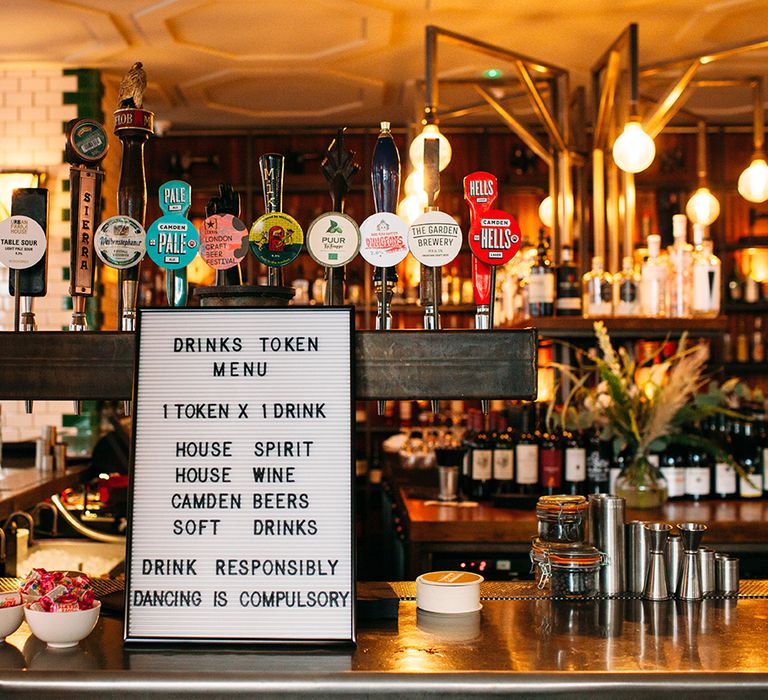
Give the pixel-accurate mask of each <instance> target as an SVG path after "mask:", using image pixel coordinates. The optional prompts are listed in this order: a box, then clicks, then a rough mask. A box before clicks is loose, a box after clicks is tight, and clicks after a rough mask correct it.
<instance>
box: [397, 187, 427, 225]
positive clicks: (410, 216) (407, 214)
mask: <svg viewBox="0 0 768 700" xmlns="http://www.w3.org/2000/svg"><path fill="white" fill-rule="evenodd" d="M426 199H427V196H426V193H424V197H423V198H422V197H420V196H419V195H418V194H409V195H408V196H407V197H406V198H405V199H403V200H402V201H401V202H400V204H399V205H398V207H397V215H398V216H399V217H400V218H401V219H405V220H406V221H407V222H408V223H409V224H412V223H413V222H414V221H416V219H418V218H419V217H420V216H421V215H422V214H423V213H424V208H425V207H426V204H427V202H426Z"/></svg>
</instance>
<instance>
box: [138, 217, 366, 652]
mask: <svg viewBox="0 0 768 700" xmlns="http://www.w3.org/2000/svg"><path fill="white" fill-rule="evenodd" d="M230 223H231V222H230ZM217 226H218V224H217ZM233 228H234V229H235V230H237V231H238V232H239V231H241V229H240V228H239V227H233ZM326 228H327V227H326ZM350 233H351V237H352V240H354V237H355V236H354V231H350ZM233 238H237V236H233ZM203 239H205V235H204V236H203ZM345 254H349V253H345ZM353 329H354V309H353V308H351V307H309V308H307V307H287V308H274V307H273V308H254V309H249V308H217V309H206V308H189V309H186V308H147V309H139V315H138V326H137V331H136V333H137V340H136V353H137V354H136V372H135V373H134V394H133V398H134V412H133V414H134V424H133V449H132V451H131V454H132V464H131V474H132V479H131V494H130V504H131V505H130V516H129V523H130V527H129V532H128V547H127V555H128V556H127V561H126V606H125V611H126V612H125V628H124V639H125V641H126V643H128V644H131V643H137V644H138V643H141V644H147V643H160V642H162V643H166V644H167V643H169V642H171V643H199V644H205V643H225V642H227V643H235V642H236V643H269V644H275V643H285V644H298V643H313V644H344V643H350V642H354V640H355V613H354V610H355V560H354V551H355V547H354V517H353V511H352V502H353V498H354V492H353V488H352V486H353V483H354V481H353V480H354V463H355V462H354V455H355V451H354V421H355V411H354V410H353V406H354V403H353V402H354V392H353V380H352V377H353V357H354V344H353V342H352V337H353Z"/></svg>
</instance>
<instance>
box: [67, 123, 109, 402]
mask: <svg viewBox="0 0 768 700" xmlns="http://www.w3.org/2000/svg"><path fill="white" fill-rule="evenodd" d="M66 137H67V141H66V148H65V155H66V159H67V162H68V163H69V166H70V167H69V183H70V184H69V192H70V202H71V206H70V211H71V216H70V246H69V251H70V252H69V295H70V297H72V321H71V322H70V324H69V330H70V331H73V332H82V331H87V330H88V321H87V318H86V315H85V304H86V300H87V299H88V298H89V297H92V296H93V277H94V272H95V270H96V266H95V262H94V259H93V255H94V236H95V234H96V230H97V229H98V227H99V222H100V220H101V183H102V182H103V180H104V171H103V170H102V169H101V167H100V166H101V161H102V160H103V159H104V156H106V154H107V150H108V148H109V144H108V143H107V133H106V131H105V130H104V127H103V126H102V125H101V124H99V123H98V122H95V121H93V120H92V119H73V120H72V121H70V122H69V124H67V130H66ZM82 408H83V404H82V401H80V400H75V412H76V413H77V414H80V412H81V411H82Z"/></svg>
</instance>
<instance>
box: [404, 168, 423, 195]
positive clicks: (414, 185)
mask: <svg viewBox="0 0 768 700" xmlns="http://www.w3.org/2000/svg"><path fill="white" fill-rule="evenodd" d="M422 192H424V171H423V170H421V169H419V168H416V169H415V170H413V171H411V174H410V175H409V176H408V177H407V178H405V193H406V194H420V193H422Z"/></svg>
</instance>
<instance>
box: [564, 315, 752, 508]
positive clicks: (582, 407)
mask: <svg viewBox="0 0 768 700" xmlns="http://www.w3.org/2000/svg"><path fill="white" fill-rule="evenodd" d="M594 329H595V335H596V337H597V343H598V352H597V353H590V354H585V353H583V352H582V351H579V352H582V360H583V362H582V366H581V369H580V371H577V370H574V368H572V367H567V366H564V365H557V368H558V369H559V370H560V371H561V372H562V373H564V374H565V375H567V376H568V378H569V379H570V381H571V390H570V392H569V394H568V396H567V397H566V399H565V402H564V405H563V410H562V421H563V425H564V427H567V428H570V429H581V430H583V429H586V428H598V429H600V431H601V438H602V439H604V440H612V441H613V445H614V453H615V454H616V455H618V454H619V453H621V452H622V451H624V452H625V454H627V455H629V458H628V460H627V461H626V462H625V468H624V471H623V472H622V474H621V476H620V477H619V482H617V484H616V489H617V493H618V494H619V495H623V496H625V498H627V503H628V505H630V506H634V507H655V506H657V505H660V504H661V503H662V502H664V501H665V500H666V497H667V494H666V482H665V481H664V478H663V477H662V476H661V473H660V471H659V470H658V469H657V468H656V467H655V466H653V465H652V464H651V463H650V461H649V455H650V454H651V453H652V452H656V451H660V450H663V449H664V448H665V447H666V446H667V445H669V444H679V445H684V446H686V447H696V448H699V449H701V450H702V451H704V452H707V453H708V454H710V455H712V456H714V457H715V458H717V459H718V460H724V461H726V462H728V463H730V464H731V465H732V466H733V467H734V468H736V469H737V470H738V471H739V473H741V470H740V468H739V467H738V465H736V464H735V463H734V462H733V459H732V458H731V456H730V455H728V454H727V453H725V452H724V451H723V449H722V448H721V447H720V446H719V445H718V444H716V443H714V442H712V441H711V440H708V439H707V438H705V437H703V436H702V435H701V434H700V431H697V430H696V428H698V427H699V426H700V424H701V422H702V421H703V420H704V419H706V418H708V417H710V416H712V415H714V414H717V413H726V414H728V415H732V416H734V417H742V416H740V415H739V414H738V413H736V412H735V411H734V410H733V407H732V405H731V403H730V402H732V399H733V397H732V394H733V392H734V389H735V387H736V383H737V380H732V381H731V382H729V383H727V385H723V386H722V387H718V386H717V385H716V384H715V383H709V379H708V378H707V376H706V375H705V366H706V363H707V360H708V358H709V351H708V348H707V346H706V345H703V344H696V345H691V346H688V344H687V337H686V334H683V335H682V337H681V338H680V341H679V343H678V345H677V349H676V351H675V352H674V353H673V354H672V355H671V356H669V357H662V356H661V354H660V353H661V351H659V352H657V353H656V354H655V355H653V356H651V357H650V358H646V359H645V360H644V361H641V362H638V361H636V360H635V359H634V358H633V357H632V356H631V355H630V354H629V353H628V352H627V351H626V349H625V348H623V347H620V348H619V349H618V350H616V349H615V348H614V346H613V343H612V342H611V338H610V335H609V334H608V330H607V329H606V327H605V325H604V324H603V323H602V321H596V322H595V324H594ZM585 355H586V356H585ZM596 378H597V379H599V381H598V382H596V383H595V381H593V382H592V384H594V386H590V385H589V382H590V379H592V380H595V379H596ZM707 385H709V386H708V387H707ZM705 387H707V390H706V391H703V390H704V389H705ZM622 491H623V492H622Z"/></svg>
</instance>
